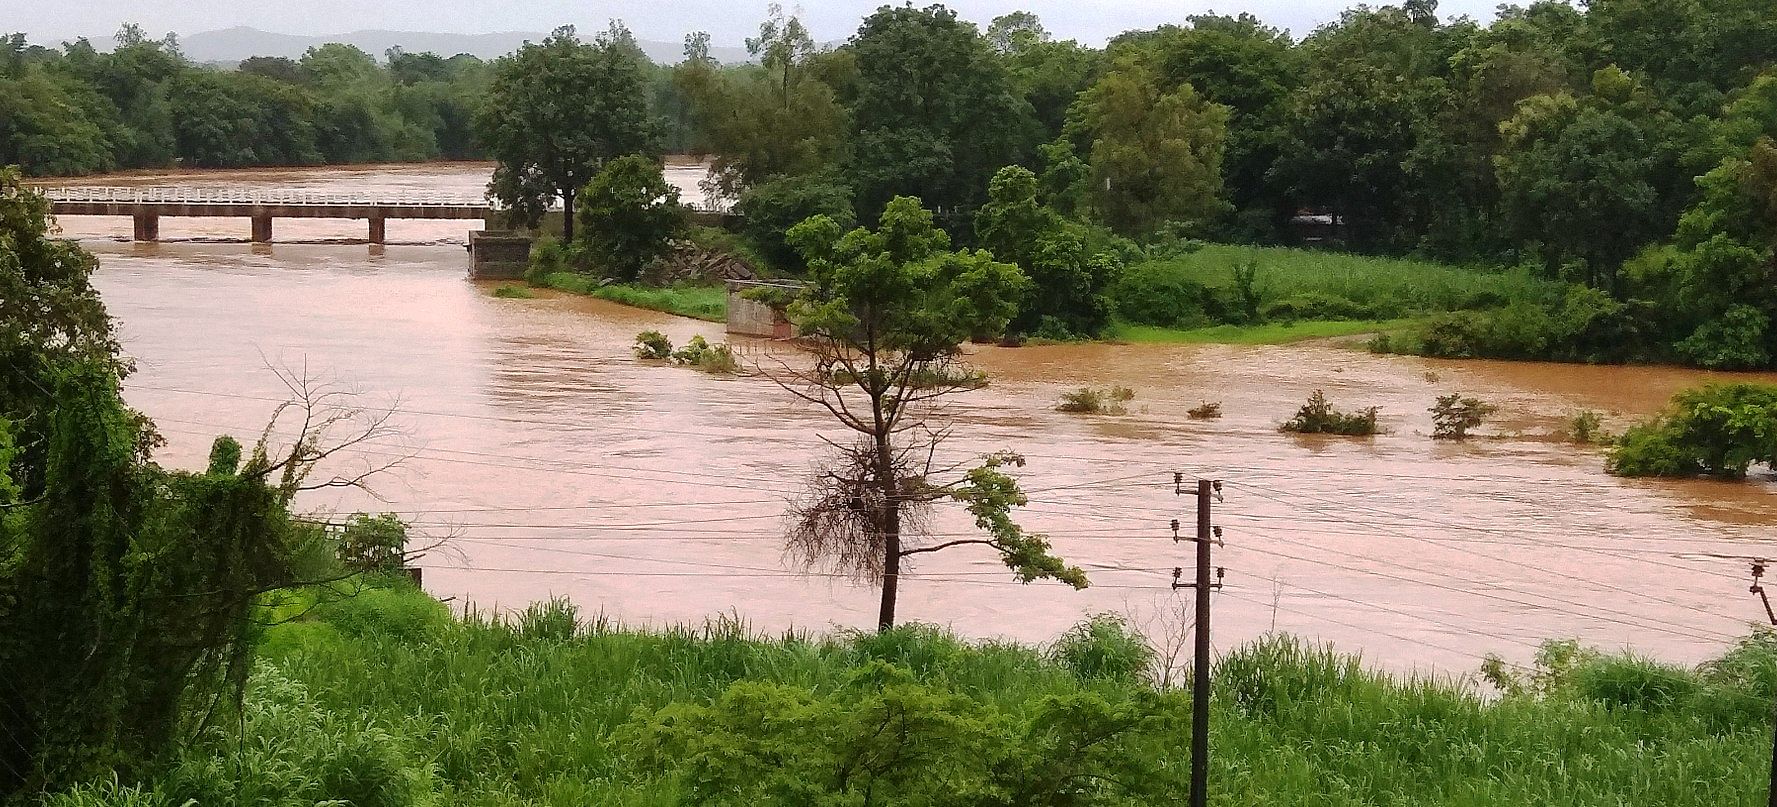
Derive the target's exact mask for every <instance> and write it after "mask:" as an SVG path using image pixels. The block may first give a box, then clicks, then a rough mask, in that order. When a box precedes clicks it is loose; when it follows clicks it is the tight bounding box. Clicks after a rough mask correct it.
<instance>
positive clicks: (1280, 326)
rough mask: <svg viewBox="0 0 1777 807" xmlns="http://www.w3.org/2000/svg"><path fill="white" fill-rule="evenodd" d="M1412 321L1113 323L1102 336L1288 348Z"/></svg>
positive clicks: (1141, 341)
mask: <svg viewBox="0 0 1777 807" xmlns="http://www.w3.org/2000/svg"><path fill="white" fill-rule="evenodd" d="M1413 323H1414V320H1411V319H1393V320H1383V321H1380V322H1378V321H1373V320H1309V321H1306V322H1271V323H1266V324H1264V325H1211V326H1208V327H1203V328H1192V329H1189V330H1179V329H1175V328H1157V327H1154V326H1152V325H1131V324H1129V323H1126V322H1117V323H1113V324H1112V325H1111V327H1110V329H1109V330H1108V331H1107V332H1106V333H1105V338H1106V339H1107V340H1108V341H1112V342H1129V343H1132V344H1219V345H1287V344H1289V343H1291V342H1303V341H1307V340H1310V339H1331V338H1333V337H1339V336H1359V335H1363V334H1370V333H1377V332H1381V331H1392V330H1397V329H1400V328H1405V327H1408V326H1411V325H1412V324H1413Z"/></svg>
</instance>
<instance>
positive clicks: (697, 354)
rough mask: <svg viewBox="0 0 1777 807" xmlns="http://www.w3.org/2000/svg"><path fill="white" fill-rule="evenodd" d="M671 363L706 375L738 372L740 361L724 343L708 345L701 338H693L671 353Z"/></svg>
mask: <svg viewBox="0 0 1777 807" xmlns="http://www.w3.org/2000/svg"><path fill="white" fill-rule="evenodd" d="M672 359H673V361H675V362H677V363H679V364H682V365H686V366H689V367H696V368H697V369H699V370H702V371H704V372H706V373H733V372H737V371H739V370H740V360H739V359H738V358H736V357H735V355H734V349H733V348H731V347H729V346H728V343H726V342H717V343H716V344H713V345H712V344H710V343H709V342H708V341H707V340H705V339H704V338H703V337H702V336H693V337H691V341H689V342H686V343H685V346H684V347H682V348H679V349H678V350H675V351H673V353H672Z"/></svg>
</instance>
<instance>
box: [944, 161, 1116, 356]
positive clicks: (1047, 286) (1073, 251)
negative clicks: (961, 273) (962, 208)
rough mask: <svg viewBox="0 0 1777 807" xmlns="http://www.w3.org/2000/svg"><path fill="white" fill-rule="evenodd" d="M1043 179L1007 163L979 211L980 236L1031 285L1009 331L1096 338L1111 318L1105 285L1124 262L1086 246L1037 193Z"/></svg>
mask: <svg viewBox="0 0 1777 807" xmlns="http://www.w3.org/2000/svg"><path fill="white" fill-rule="evenodd" d="M1037 196H1038V186H1037V177H1036V175H1035V174H1033V173H1031V172H1030V171H1029V170H1028V169H1025V168H1021V167H1019V166H1008V167H1006V168H1002V169H1000V171H999V172H998V173H996V174H994V177H993V183H992V185H991V186H990V187H989V189H988V201H987V204H985V205H982V207H981V210H980V211H979V212H977V213H976V214H975V238H976V240H977V241H978V242H979V243H980V245H981V246H982V247H983V248H985V249H986V250H988V251H989V252H992V253H993V255H994V257H996V258H998V259H1000V260H1003V261H1007V262H1010V263H1015V264H1017V265H1018V266H1019V268H1021V269H1023V270H1024V274H1025V276H1026V277H1028V278H1030V280H1031V285H1030V287H1029V289H1030V291H1029V293H1028V294H1027V296H1026V297H1025V299H1024V301H1023V302H1022V304H1021V305H1020V306H1019V310H1018V316H1016V317H1014V318H1013V319H1012V322H1011V324H1010V326H1009V327H1010V329H1011V331H1012V332H1013V333H1015V334H1028V333H1036V332H1038V331H1042V332H1043V333H1042V334H1041V335H1043V336H1046V337H1051V338H1069V337H1082V336H1084V337H1092V336H1097V335H1098V333H1099V332H1100V331H1102V330H1103V329H1104V326H1105V325H1106V324H1108V323H1109V321H1110V315H1111V303H1110V299H1109V298H1108V297H1107V296H1106V295H1105V290H1106V287H1108V286H1109V285H1110V282H1111V279H1112V278H1113V277H1115V275H1116V273H1117V270H1118V269H1119V268H1120V266H1121V264H1120V261H1119V260H1118V259H1117V258H1116V257H1115V256H1113V255H1110V254H1108V253H1103V252H1100V253H1097V254H1092V253H1090V252H1089V251H1088V247H1087V244H1086V234H1085V233H1084V232H1083V231H1082V230H1081V228H1080V227H1078V226H1077V225H1073V224H1070V223H1068V222H1067V221H1065V220H1064V219H1062V217H1061V215H1060V214H1058V213H1056V212H1055V211H1054V210H1051V209H1050V208H1048V207H1045V206H1043V205H1042V204H1041V203H1040V202H1039V201H1038V199H1037Z"/></svg>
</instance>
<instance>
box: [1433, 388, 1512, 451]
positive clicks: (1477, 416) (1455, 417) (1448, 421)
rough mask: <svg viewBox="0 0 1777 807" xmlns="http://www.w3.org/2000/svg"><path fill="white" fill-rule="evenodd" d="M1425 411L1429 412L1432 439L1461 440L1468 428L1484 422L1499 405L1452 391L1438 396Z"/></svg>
mask: <svg viewBox="0 0 1777 807" xmlns="http://www.w3.org/2000/svg"><path fill="white" fill-rule="evenodd" d="M1426 411H1429V412H1431V424H1432V428H1431V436H1432V439H1434V440H1463V439H1467V438H1468V430H1469V429H1472V428H1475V427H1476V426H1479V425H1481V424H1482V423H1485V422H1486V421H1487V416H1488V415H1491V414H1493V413H1494V412H1497V411H1499V407H1497V406H1494V405H1493V404H1490V403H1486V402H1484V401H1482V400H1481V399H1479V398H1464V397H1463V396H1462V393H1460V392H1452V393H1450V394H1449V395H1440V396H1438V400H1437V403H1434V404H1432V406H1431V408H1430V409H1428V410H1426Z"/></svg>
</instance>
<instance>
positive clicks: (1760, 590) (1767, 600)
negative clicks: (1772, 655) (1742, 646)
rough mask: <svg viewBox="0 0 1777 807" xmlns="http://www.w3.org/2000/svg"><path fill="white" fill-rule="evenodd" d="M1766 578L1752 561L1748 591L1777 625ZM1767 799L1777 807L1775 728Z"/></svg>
mask: <svg viewBox="0 0 1777 807" xmlns="http://www.w3.org/2000/svg"><path fill="white" fill-rule="evenodd" d="M1764 576H1765V560H1764V558H1757V559H1754V560H1753V561H1752V587H1751V588H1749V589H1747V590H1748V591H1751V592H1752V593H1754V594H1757V595H1758V598H1759V602H1762V603H1764V604H1765V616H1766V617H1767V618H1769V619H1770V620H1771V624H1772V625H1777V612H1774V611H1772V610H1771V597H1770V595H1768V594H1766V593H1765V587H1764V586H1763V585H1760V584H1759V579H1760V578H1762V577H1764ZM1773 725H1774V726H1777V721H1774V722H1773ZM1765 798H1766V802H1765V803H1766V804H1768V805H1769V806H1770V807H1777V728H1774V729H1773V731H1772V734H1771V780H1770V784H1768V785H1766V786H1765Z"/></svg>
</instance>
